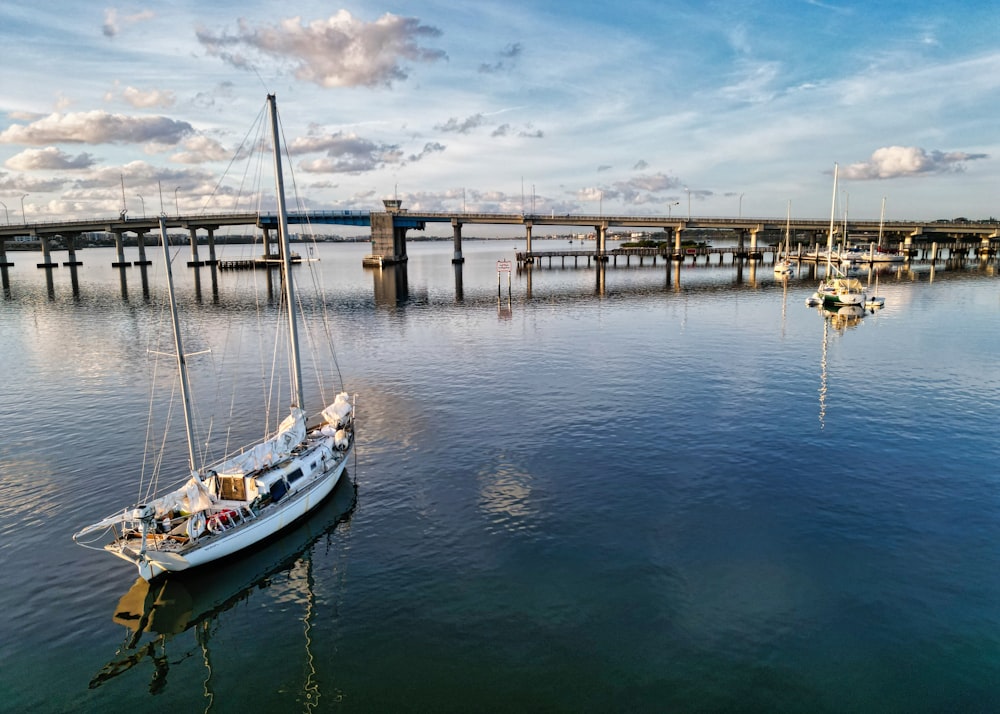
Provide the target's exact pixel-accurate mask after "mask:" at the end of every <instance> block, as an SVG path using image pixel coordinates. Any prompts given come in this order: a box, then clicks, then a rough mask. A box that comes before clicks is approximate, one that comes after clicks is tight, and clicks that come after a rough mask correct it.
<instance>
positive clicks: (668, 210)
mask: <svg viewBox="0 0 1000 714" xmlns="http://www.w3.org/2000/svg"><path fill="white" fill-rule="evenodd" d="M679 205H681V202H680V201H674V202H673V203H668V204H667V218H670V214H671V212H672V211H673V210H674V206H679Z"/></svg>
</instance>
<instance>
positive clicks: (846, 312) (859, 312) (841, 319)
mask: <svg viewBox="0 0 1000 714" xmlns="http://www.w3.org/2000/svg"><path fill="white" fill-rule="evenodd" d="M821 309H822V311H823V317H825V318H826V320H827V322H829V323H830V326H831V327H833V329H835V330H843V329H845V328H848V327H857V326H858V325H859V324H860V323H861V318H862V317H864V316H865V312H866V310H865V308H863V307H862V306H861V305H844V306H842V307H825V306H824V307H823V308H821ZM873 312H874V310H873Z"/></svg>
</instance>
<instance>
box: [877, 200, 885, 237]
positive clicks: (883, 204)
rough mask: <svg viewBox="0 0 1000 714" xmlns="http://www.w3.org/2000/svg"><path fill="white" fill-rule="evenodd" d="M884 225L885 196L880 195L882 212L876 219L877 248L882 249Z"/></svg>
mask: <svg viewBox="0 0 1000 714" xmlns="http://www.w3.org/2000/svg"><path fill="white" fill-rule="evenodd" d="M884 225H885V196H882V214H881V215H880V216H879V219H878V249H879V250H882V227H883V226H884Z"/></svg>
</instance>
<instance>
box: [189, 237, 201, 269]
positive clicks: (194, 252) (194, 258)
mask: <svg viewBox="0 0 1000 714" xmlns="http://www.w3.org/2000/svg"><path fill="white" fill-rule="evenodd" d="M188 233H189V234H190V236H191V260H189V261H188V267H189V268H198V267H200V266H202V265H204V263H202V262H201V261H200V260H198V229H197V228H188Z"/></svg>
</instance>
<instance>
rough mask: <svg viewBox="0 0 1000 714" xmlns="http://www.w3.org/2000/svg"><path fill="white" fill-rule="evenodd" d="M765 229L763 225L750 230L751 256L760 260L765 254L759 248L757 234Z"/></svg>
mask: <svg viewBox="0 0 1000 714" xmlns="http://www.w3.org/2000/svg"><path fill="white" fill-rule="evenodd" d="M762 230H764V227H763V226H757V227H756V228H753V229H751V230H750V258H751V259H753V260H760V259H761V258H763V257H764V254H763V253H761V252H760V251H759V250H757V234H758V233H760V232H761V231H762Z"/></svg>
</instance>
